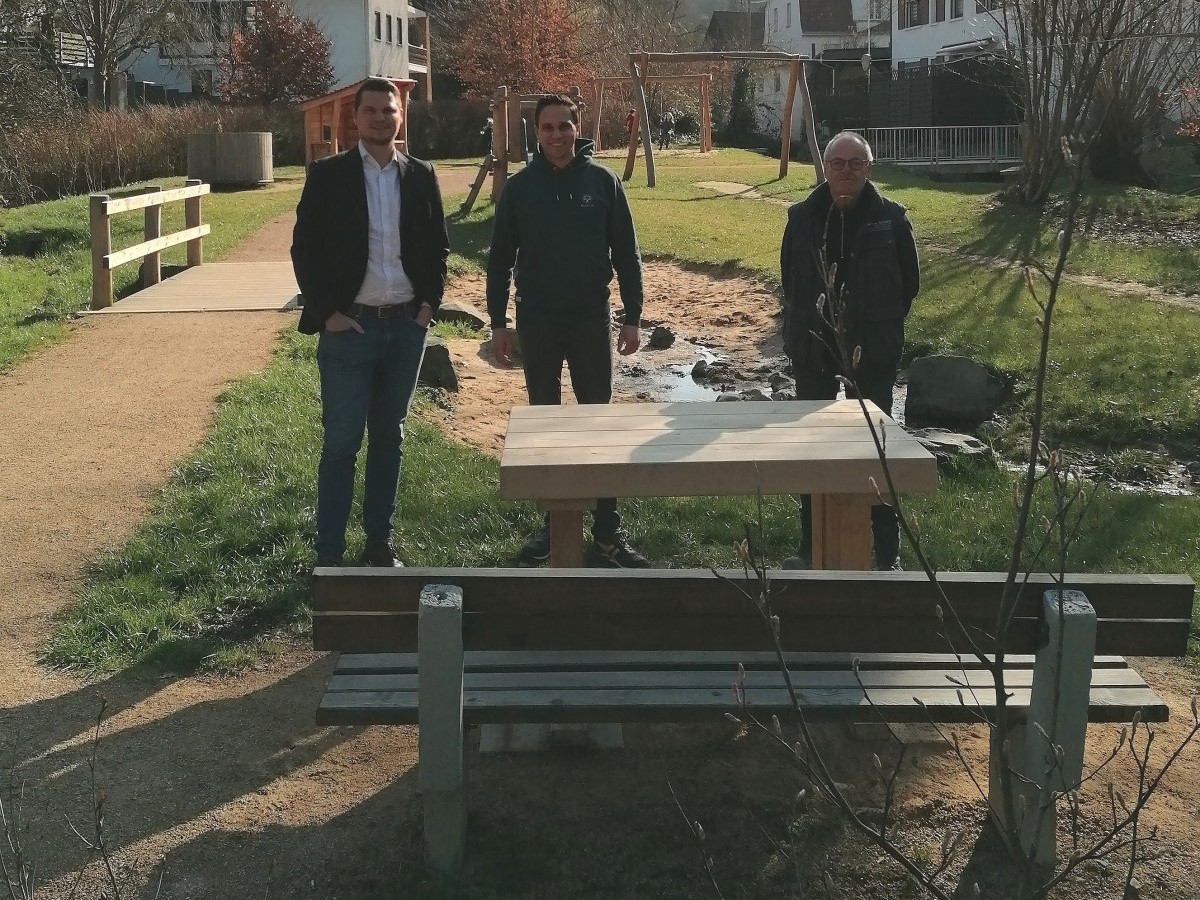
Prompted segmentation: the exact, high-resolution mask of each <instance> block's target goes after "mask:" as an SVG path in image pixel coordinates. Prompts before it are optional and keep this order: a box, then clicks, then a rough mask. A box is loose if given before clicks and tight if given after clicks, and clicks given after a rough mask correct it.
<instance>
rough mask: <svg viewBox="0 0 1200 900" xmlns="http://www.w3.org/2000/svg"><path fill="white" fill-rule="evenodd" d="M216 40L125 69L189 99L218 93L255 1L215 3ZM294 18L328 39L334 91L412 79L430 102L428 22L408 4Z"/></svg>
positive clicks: (308, 11) (312, 9)
mask: <svg viewBox="0 0 1200 900" xmlns="http://www.w3.org/2000/svg"><path fill="white" fill-rule="evenodd" d="M206 5H207V6H209V7H210V8H211V9H212V11H213V12H212V20H213V31H214V32H215V33H216V37H217V39H216V40H209V41H197V42H195V43H194V44H193V45H192V46H191V47H190V48H189V49H188V51H186V52H185V53H182V54H176V55H172V54H170V53H167V52H165V51H164V50H163V49H161V48H152V49H150V50H148V51H146V52H144V53H142V54H140V55H138V56H137V57H135V58H134V59H133V60H131V62H130V64H129V65H127V66H126V69H127V70H128V72H129V75H130V78H131V79H136V80H137V81H140V82H145V83H150V84H156V85H162V86H163V87H165V88H166V89H168V90H176V91H179V92H181V93H184V94H192V93H199V94H214V93H217V92H218V89H219V79H220V75H219V72H218V65H217V64H218V56H219V54H220V52H221V47H222V43H223V39H225V38H226V37H227V35H228V31H229V29H231V28H234V27H238V26H239V25H243V24H245V23H247V22H252V21H253V17H254V3H253V2H252V0H212V2H211V3H209V4H206ZM291 7H292V10H293V12H295V13H296V15H298V16H302V17H303V18H306V19H312V20H313V21H315V22H316V23H317V25H318V26H319V27H320V28H321V31H322V32H323V33H324V34H325V36H326V37H327V38H329V42H330V49H331V55H332V61H333V72H334V84H335V86H341V85H347V84H353V83H355V82H358V81H361V80H362V79H363V78H366V77H368V76H371V75H382V76H384V77H386V78H412V79H414V80H415V81H417V82H418V84H419V85H420V87H421V95H422V96H423V97H424V98H426V99H429V98H430V97H431V81H430V47H429V19H428V17H427V16H426V15H425V13H424V12H422V11H421V10H419V9H417V8H416V7H414V6H413V5H412V4H411V3H409V2H408V0H291Z"/></svg>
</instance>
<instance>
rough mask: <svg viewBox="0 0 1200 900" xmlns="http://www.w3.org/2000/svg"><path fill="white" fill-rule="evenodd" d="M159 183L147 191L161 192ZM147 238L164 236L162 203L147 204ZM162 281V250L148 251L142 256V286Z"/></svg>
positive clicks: (151, 192)
mask: <svg viewBox="0 0 1200 900" xmlns="http://www.w3.org/2000/svg"><path fill="white" fill-rule="evenodd" d="M161 191H162V188H161V187H159V186H158V185H155V186H154V187H148V188H146V193H148V194H153V193H156V192H161ZM145 223H146V225H145V230H144V233H145V240H147V241H152V240H154V239H155V238H160V237H162V204H159V203H156V204H155V205H154V206H147V207H146V209H145ZM160 281H162V252H161V251H155V252H154V253H147V254H146V255H145V256H144V257H142V287H149V286H150V285H152V284H158V283H159V282H160Z"/></svg>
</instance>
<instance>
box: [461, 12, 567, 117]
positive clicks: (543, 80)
mask: <svg viewBox="0 0 1200 900" xmlns="http://www.w3.org/2000/svg"><path fill="white" fill-rule="evenodd" d="M455 12H456V23H457V27H456V28H455V39H454V40H453V42H452V47H451V49H450V51H449V53H448V54H447V57H448V59H449V60H450V62H449V67H450V69H451V70H452V71H453V73H454V75H455V76H457V78H458V79H459V81H461V82H462V85H463V89H464V93H465V94H466V95H467V96H474V97H490V96H492V93H493V91H495V89H496V88H497V87H498V86H500V85H507V86H508V87H509V88H511V89H512V90H514V91H516V92H517V93H524V94H529V93H535V92H538V91H566V90H567V89H568V88H570V87H571V86H572V85H579V84H581V83H582V82H584V81H586V80H587V79H588V77H589V74H590V73H589V72H588V71H587V68H586V67H585V66H584V64H583V63H582V62H580V55H581V54H580V47H579V46H578V45H579V35H580V31H579V27H578V24H577V21H576V20H575V19H574V18H573V15H572V12H573V10H572V7H571V5H570V2H569V0H467V2H464V3H463V4H462V5H461V7H460V8H459V9H457V10H456V11H455Z"/></svg>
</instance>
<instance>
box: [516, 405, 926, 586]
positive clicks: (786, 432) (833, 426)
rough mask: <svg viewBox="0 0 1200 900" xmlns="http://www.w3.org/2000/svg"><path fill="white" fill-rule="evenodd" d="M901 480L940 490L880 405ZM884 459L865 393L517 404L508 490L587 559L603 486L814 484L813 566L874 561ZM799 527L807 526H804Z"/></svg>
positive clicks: (559, 558) (707, 490) (658, 493)
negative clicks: (590, 516) (588, 529)
mask: <svg viewBox="0 0 1200 900" xmlns="http://www.w3.org/2000/svg"><path fill="white" fill-rule="evenodd" d="M867 407H868V408H869V410H870V412H871V417H872V420H873V421H875V422H876V423H879V422H882V423H883V427H884V430H885V433H886V439H887V457H888V463H889V467H890V469H891V473H892V479H893V481H894V483H895V485H896V487H897V489H898V490H899V491H901V492H922V491H932V490H934V489H935V488H936V487H937V464H936V461H935V460H934V458H933V456H932V455H931V454H930V453H929V451H927V450H926V449H925V448H924V447H922V446H921V443H920V442H919V441H918V440H917V439H916V438H914V437H912V436H911V435H910V434H908V432H906V431H905V430H904V429H903V428H901V427H900V426H899V425H897V424H896V423H895V422H894V421H893V420H892V419H891V418H890V417H889V416H886V415H884V414H883V413H882V412H881V411H880V410H879V408H878V407H876V406H875V405H874V404H871V403H868V404H867ZM872 478H874V479H875V482H876V483H877V484H878V485H879V487H880V490H881V492H884V493H886V482H885V480H884V477H883V467H882V466H881V464H880V462H879V458H878V455H877V453H876V449H875V444H874V442H873V441H872V440H871V434H870V430H869V428H868V426H867V423H866V420H865V419H864V417H863V414H862V410H861V408H860V407H859V404H858V401H854V400H793V401H773V402H770V403H766V402H740V403H738V402H735V403H703V402H695V403H616V404H610V405H607V406H597V405H587V406H527V407H517V408H515V409H513V410H512V412H511V414H510V415H509V422H508V433H507V434H506V435H505V439H504V451H503V455H502V456H501V459H500V496H501V498H503V499H506V500H535V501H537V503H538V505H539V506H540V507H541V508H542V509H545V510H546V511H548V512H549V514H550V564H551V565H552V566H565V567H576V566H580V565H582V562H583V513H584V511H585V510H587V509H592V508H594V506H595V502H596V499H597V498H600V497H686V496H716V495H746V496H752V495H754V494H756V493H759V492H761V493H763V494H812V495H813V504H812V510H813V566H814V567H815V568H818V569H869V568H870V567H871V517H870V510H871V506H872V504H874V503H876V502H878V501H877V498H876V493H875V487H874V486H873V485H872V482H871V479H872ZM797 536H798V535H797Z"/></svg>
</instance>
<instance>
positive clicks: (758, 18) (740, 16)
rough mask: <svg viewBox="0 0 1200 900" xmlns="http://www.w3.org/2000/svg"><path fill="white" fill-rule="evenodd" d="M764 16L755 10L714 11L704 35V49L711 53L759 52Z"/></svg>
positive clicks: (763, 36) (762, 37) (761, 44)
mask: <svg viewBox="0 0 1200 900" xmlns="http://www.w3.org/2000/svg"><path fill="white" fill-rule="evenodd" d="M765 21H766V15H765V13H764V12H763V11H762V10H761V9H756V10H753V11H751V10H748V9H747V10H721V9H719V10H715V11H714V12H713V14H712V18H710V19H709V20H708V30H707V31H706V32H705V33H704V49H705V50H712V51H717V52H719V51H722V50H727V51H732V50H761V49H762V48H763V39H764V38H765V34H764V22H765Z"/></svg>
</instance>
